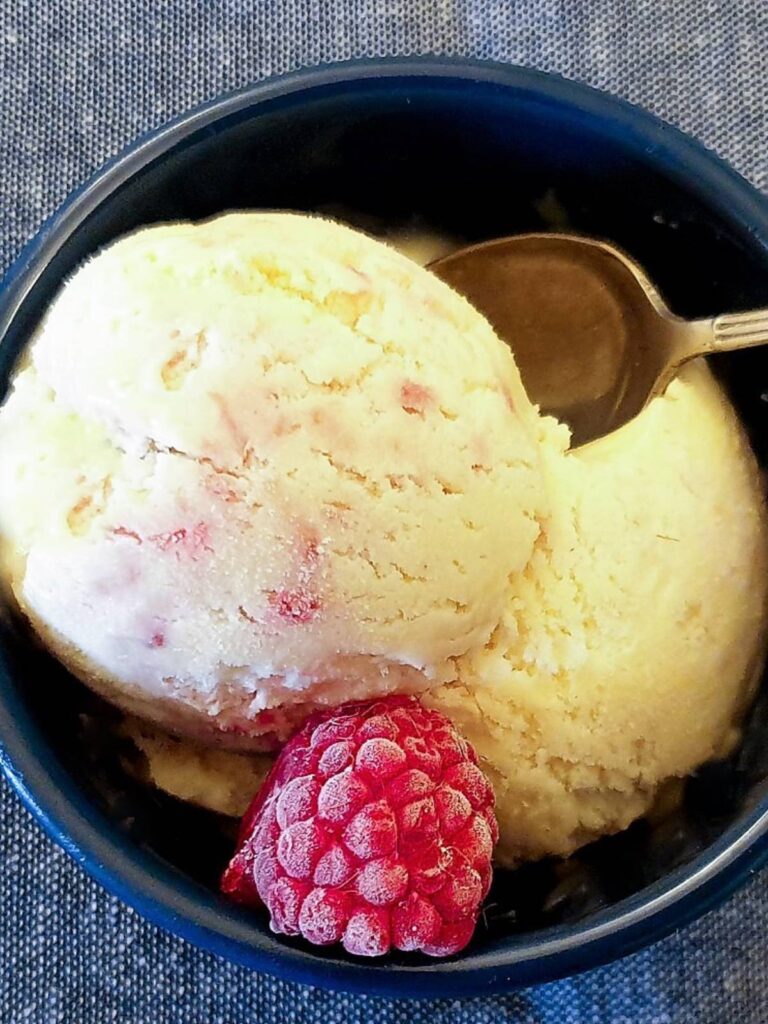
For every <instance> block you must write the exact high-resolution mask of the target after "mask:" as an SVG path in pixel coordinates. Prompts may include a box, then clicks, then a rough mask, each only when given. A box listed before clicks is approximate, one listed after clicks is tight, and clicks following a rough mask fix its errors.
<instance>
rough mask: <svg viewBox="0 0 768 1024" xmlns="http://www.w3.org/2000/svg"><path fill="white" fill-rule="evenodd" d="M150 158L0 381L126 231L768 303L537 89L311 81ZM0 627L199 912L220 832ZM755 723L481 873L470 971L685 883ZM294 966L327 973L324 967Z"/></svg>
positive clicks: (704, 198)
mask: <svg viewBox="0 0 768 1024" xmlns="http://www.w3.org/2000/svg"><path fill="white" fill-rule="evenodd" d="M161 148H162V149H163V152H162V153H159V152H156V153H154V154H149V157H150V158H149V159H148V160H147V159H146V158H145V157H144V158H142V159H138V158H135V159H134V160H133V163H132V164H126V165H124V166H123V168H122V170H121V173H120V174H119V175H118V174H113V179H112V185H115V184H116V187H111V188H109V189H106V188H103V189H102V192H101V193H100V195H99V197H98V202H96V203H95V204H93V203H91V204H90V205H91V206H92V208H91V209H90V210H89V212H88V214H87V216H84V217H74V218H72V224H71V226H70V227H68V228H67V230H66V231H61V232H59V237H58V238H57V240H56V242H55V244H54V245H53V246H52V248H51V249H50V252H49V253H48V254H47V255H48V256H49V259H48V260H47V263H46V265H45V266H44V267H42V268H37V269H36V270H35V273H34V275H33V278H31V279H30V281H31V288H30V289H29V290H28V291H27V293H26V295H24V296H23V297H21V300H20V301H19V302H18V303H16V304H14V306H13V308H10V309H9V308H6V309H4V310H2V314H3V315H4V317H5V322H4V323H0V327H4V328H5V341H4V345H3V349H2V373H3V379H4V381H6V382H7V373H8V371H9V368H10V367H11V365H12V363H13V359H14V358H15V356H16V354H17V353H18V351H19V349H20V348H21V346H23V344H24V342H25V340H26V339H27V337H28V336H29V332H30V330H31V329H32V328H33V327H34V325H35V323H36V322H37V321H38V320H39V318H40V316H41V314H42V313H43V312H44V309H45V307H46V304H47V302H48V301H49V300H50V298H51V297H52V295H53V294H54V293H55V291H56V290H57V289H58V287H59V286H60V283H61V281H62V279H63V278H64V277H65V276H66V275H68V274H69V273H71V272H72V271H73V270H74V269H75V267H76V266H77V265H78V264H79V263H80V261H81V260H82V259H83V258H84V257H85V256H87V255H88V254H89V253H91V252H93V251H94V250H95V249H97V248H98V247H99V246H101V245H103V244H105V243H106V242H109V241H110V240H111V239H113V238H115V237H116V236H119V235H121V234H123V233H125V232H127V231H130V230H132V229H133V228H135V227H138V226H139V225H144V224H147V223H151V222H155V221H166V220H174V219H197V218H204V217H209V216H211V215H214V214H216V213H219V212H221V211H223V210H229V209H236V208H248V207H257V208H258V207H261V208H265V207H266V208H286V209H293V210H310V211H328V210H337V209H339V208H343V209H345V210H347V211H354V215H355V216H356V217H358V218H359V221H360V223H362V224H364V225H368V224H391V225H397V224H399V223H403V222H410V221H411V220H412V218H414V217H417V218H419V220H420V222H423V223H424V224H425V225H428V226H430V227H433V228H436V229H438V230H440V231H445V232H448V233H450V234H452V235H455V236H458V237H460V238H463V239H466V240H468V241H469V240H479V239H483V238H486V237H491V236H494V235H503V234H512V233H515V232H522V231H539V230H546V229H560V230H569V231H577V232H583V233H586V234H589V235H593V236H598V237H603V238H606V239H609V240H611V241H613V242H616V243H618V244H619V245H621V246H622V247H624V248H625V249H627V250H628V251H629V252H630V253H631V254H632V255H634V256H635V257H636V258H637V259H639V260H640V262H641V263H642V264H644V265H645V267H646V268H647V270H648V271H649V273H650V276H651V278H652V279H654V280H655V281H656V282H657V283H658V285H659V287H660V289H661V291H662V293H663V294H664V295H665V297H666V299H667V301H668V302H669V304H670V306H671V308H672V309H673V310H674V311H675V312H677V313H679V314H681V315H684V316H690V317H694V316H704V315H707V314H711V313H714V312H719V311H725V310H737V309H743V308H749V307H751V306H758V305H768V253H766V252H765V250H764V249H763V248H762V246H761V245H760V244H759V243H758V242H757V241H756V240H755V238H754V236H753V235H752V234H751V233H750V232H749V231H748V230H747V228H746V227H744V226H743V225H742V224H741V223H739V222H738V221H737V220H736V219H735V218H732V217H731V216H730V212H729V209H728V206H727V203H726V202H724V201H723V200H722V199H721V197H719V196H717V195H713V194H711V192H710V191H707V190H705V189H704V188H703V187H700V186H699V183H698V182H697V181H696V180H695V179H692V178H688V177H686V176H685V175H684V172H683V171H682V170H681V169H680V167H679V166H677V165H675V164H674V162H671V161H666V160H665V159H663V158H662V157H661V156H660V155H659V154H654V153H653V152H651V151H649V149H648V146H647V145H646V144H645V142H644V140H643V138H642V137H640V136H637V137H636V136H635V135H633V133H632V132H631V131H630V130H628V129H627V128H626V127H621V126H617V125H616V124H615V123H613V122H611V121H610V120H605V119H602V118H601V117H599V116H597V115H595V114H592V113H587V112H585V111H584V110H583V109H582V108H581V107H580V106H578V105H575V106H573V105H568V104H564V103H562V102H559V101H555V100H553V99H551V98H547V97H546V96H542V95H540V94H538V93H537V92H536V91H535V90H534V91H531V90H530V89H527V88H514V87H510V88H502V87H501V86H500V85H498V84H497V83H494V82H480V81H471V80H469V79H463V80H461V79H453V78H436V79H434V80H433V79H430V78H423V79H420V80H418V81H415V80H413V79H409V78H405V77H396V76H394V77H389V78H385V79H377V78H369V79H364V80H359V81H357V82H356V83H354V84H352V83H350V82H345V83H335V84H334V83H331V84H327V85H323V86H319V87H316V88H314V89H312V90H310V91H298V92H289V93H288V94H287V95H277V96H273V97H272V98H267V99H266V100H264V101H262V102H261V103H259V104H258V105H254V104H253V103H247V102H244V103H242V104H240V105H239V106H237V107H236V108H234V109H229V110H228V111H227V112H225V113H224V115H223V116H219V117H218V119H216V120H213V121H211V120H210V119H209V123H205V124H200V125H199V126H197V127H195V125H194V124H192V125H190V126H188V127H187V129H185V130H184V131H179V132H177V133H176V134H175V135H173V134H171V135H168V136H167V137H166V140H165V142H164V144H163V146H162V147H161ZM118 178H119V179H120V180H119V181H118ZM33 256H34V254H33ZM717 369H718V371H719V372H720V373H721V374H722V375H723V377H724V378H725V379H726V381H727V384H728V386H729V387H730V389H731V392H732V394H733V397H734V400H735V402H736V404H737V406H738V408H739V411H740V413H741V415H742V417H743V419H744V421H745V423H746V424H747V427H748V429H749V430H750V431H751V435H752V441H753V444H754V446H755V448H756V450H757V452H758V457H759V458H760V460H761V462H762V464H763V465H764V466H765V465H766V462H767V456H768V452H767V450H766V443H767V441H768V435H767V434H766V431H765V429H764V424H765V401H764V394H763V392H764V391H765V388H766V386H767V384H768V382H767V381H766V376H765V373H764V356H762V355H761V353H759V352H758V351H752V352H743V353H738V354H735V355H733V356H731V357H720V359H719V361H718V363H717ZM3 386H4V385H3ZM3 629H4V633H5V638H6V640H7V643H6V644H5V645H4V646H5V654H4V658H5V659H6V667H7V669H8V682H7V686H8V687H9V688H10V689H9V690H8V693H10V692H11V691H12V696H13V699H14V700H16V701H18V702H19V706H22V707H23V708H24V709H25V714H27V715H28V716H29V719H30V720H31V722H32V725H31V726H30V728H31V729H33V732H32V733H30V736H31V737H32V739H31V740H30V742H34V743H36V744H38V750H39V758H40V759H41V760H42V761H43V762H46V763H48V764H50V765H56V766H58V768H61V767H63V768H64V770H65V771H66V773H67V775H68V776H69V777H70V778H73V779H74V780H75V781H76V784H77V786H78V787H79V789H81V790H82V792H83V793H84V794H86V796H87V799H88V800H89V801H91V802H93V804H94V805H95V806H96V807H97V808H98V811H97V813H98V814H100V815H103V816H104V819H105V827H106V828H107V829H108V830H112V831H119V832H122V833H123V834H127V835H128V836H129V837H130V838H131V840H132V841H135V842H136V843H137V844H139V845H140V846H141V847H142V848H143V850H144V852H145V853H146V854H148V855H149V857H150V858H156V859H157V862H158V865H159V864H160V863H161V862H162V863H163V864H165V865H166V866H167V865H171V866H172V868H173V869H174V870H175V871H178V872H179V873H180V876H179V877H181V876H185V877H186V878H187V879H191V880H192V882H193V884H195V885H196V884H198V883H199V885H200V886H201V888H200V899H201V900H208V901H209V902H210V901H215V900H216V897H215V896H213V895H208V894H207V893H206V891H205V889H206V887H210V886H215V882H216V879H217V876H218V874H219V872H220V870H221V868H222V866H223V865H224V863H225V861H226V858H227V856H228V853H229V851H230V849H231V830H230V829H229V828H228V827H227V826H226V825H225V824H223V823H222V822H220V821H218V820H216V819H215V818H214V817H213V816H211V815H208V814H206V813H205V812H202V811H198V810H195V809H193V808H191V807H188V806H185V805H182V804H180V803H177V802H176V801H174V800H172V799H171V798H167V797H164V796H162V795H161V794H158V793H150V792H148V791H146V790H145V789H142V788H141V787H139V786H137V785H136V784H134V783H132V782H131V780H130V778H129V777H128V776H127V775H126V774H125V773H124V772H123V770H122V768H121V766H120V754H121V751H120V750H119V749H117V748H116V746H115V743H114V741H113V740H111V739H110V738H109V736H108V733H107V731H106V730H105V728H104V721H105V719H107V718H108V717H109V715H110V712H109V710H108V709H107V708H105V707H104V705H103V704H101V703H100V702H99V701H98V700H97V699H96V698H94V697H93V696H91V695H90V694H88V693H87V692H86V691H85V690H84V688H83V687H81V686H80V685H79V684H78V683H76V682H75V681H74V680H73V679H72V678H71V677H69V676H68V675H67V673H66V672H64V671H63V670H62V669H61V668H60V666H58V665H57V664H56V663H54V662H53V661H52V660H51V659H50V658H48V657H47V656H46V655H45V654H44V653H42V652H41V651H39V650H38V649H37V648H36V647H35V646H34V644H32V643H31V642H30V641H29V638H28V637H27V636H26V634H25V633H24V631H23V629H19V628H18V626H17V625H16V624H14V623H13V622H12V621H11V620H10V619H8V618H6V620H5V622H4V625H3ZM767 714H768V707H767V706H766V701H765V700H764V699H762V698H760V699H758V702H757V704H756V705H755V708H754V710H753V711H752V713H751V715H750V718H749V721H748V724H747V729H746V736H745V740H744V743H743V744H742V746H741V748H740V750H739V751H738V752H737V753H736V754H735V755H734V757H733V758H732V759H731V760H730V761H728V762H726V763H721V764H716V765H710V766H707V767H705V768H703V769H702V770H701V771H700V772H698V773H697V774H696V775H695V776H694V777H692V778H691V779H690V780H689V781H688V782H687V784H686V788H685V798H684V801H683V804H682V806H681V808H680V809H679V811H677V812H676V813H675V814H673V815H672V816H671V817H670V818H668V819H666V820H665V821H664V822H663V823H659V824H656V825H654V826H651V825H649V824H647V823H638V824H636V825H634V826H633V827H632V828H630V829H629V830H628V831H627V832H625V833H624V834H622V835H620V836H616V837H613V838H610V839H605V840H602V841H600V842H598V843H595V844H593V845H592V846H590V847H588V848H586V849H585V850H584V851H582V852H581V853H579V854H578V855H577V856H575V857H573V858H572V859H571V861H570V862H568V864H567V865H566V866H562V865H556V864H552V863H542V864H537V865H533V866H529V867H526V868H524V869H522V870H520V871H518V872H515V873H512V874H510V873H505V872H499V873H498V875H497V879H496V882H495V884H494V889H493V892H492V895H491V897H490V899H489V907H488V910H487V912H486V914H485V915H484V919H483V923H482V926H481V927H480V928H479V930H478V934H477V936H476V938H475V940H474V941H473V945H472V947H471V951H472V952H477V953H482V952H483V951H489V950H495V951H498V950H500V949H502V948H504V946H505V945H506V944H508V943H509V942H510V940H512V941H520V942H522V941H523V940H525V939H529V938H531V937H532V936H533V935H534V934H536V935H538V934H539V933H541V932H542V930H543V929H547V928H549V927H551V926H553V925H562V924H573V923H576V922H579V921H583V920H584V919H585V918H587V917H591V915H593V914H594V913H595V912H598V911H602V910H604V909H605V908H606V907H610V906H612V905H614V904H616V903H617V902H618V901H621V900H623V899H625V898H626V897H631V896H633V895H636V894H640V893H642V892H643V890H644V889H645V888H646V887H647V886H651V885H653V884H654V883H655V882H657V881H658V880H659V879H661V878H663V877H665V876H666V875H668V873H669V872H670V871H671V870H672V869H674V868H678V867H680V866H681V865H686V864H688V863H690V862H691V861H692V860H693V859H694V858H695V857H696V856H697V855H699V854H700V853H701V852H702V851H703V850H705V849H706V848H707V847H708V846H709V844H711V843H712V842H713V841H714V840H715V839H716V838H717V837H718V836H720V835H721V834H722V833H723V832H724V830H726V829H727V828H729V827H731V826H733V825H736V824H738V822H739V821H740V820H741V819H743V818H744V816H745V815H747V813H748V812H749V810H750V808H752V807H753V806H754V805H755V803H756V802H758V801H761V800H763V799H764V797H765V795H766V788H767V786H768V744H767V743H766V742H765V736H766V724H765V720H766V715H767ZM218 913H219V914H220V915H221V919H222V920H224V919H226V918H227V917H231V918H232V919H233V920H237V921H238V923H239V925H240V926H243V927H245V928H246V932H247V929H250V930H251V931H252V933H253V935H254V936H262V937H263V936H264V934H265V931H266V927H265V922H264V921H263V920H262V919H261V918H259V917H258V916H255V917H252V918H246V917H244V915H242V914H241V912H240V911H238V910H236V909H232V908H229V907H228V906H226V905H225V904H224V903H223V902H221V903H220V905H219V907H218ZM244 921H245V924H244V925H243V922H244ZM241 934H246V933H242V930H241ZM270 941H272V940H270ZM275 941H277V940H275ZM312 955H313V956H315V957H317V958H318V960H321V959H323V958H325V959H334V960H338V959H343V954H340V953H339V952H338V951H337V950H335V949H334V950H333V951H332V952H323V951H313V954H312ZM392 962H394V963H397V962H398V961H397V960H393V961H392ZM400 962H401V963H403V964H413V963H415V961H414V959H413V958H412V957H403V958H402V960H401V961H400Z"/></svg>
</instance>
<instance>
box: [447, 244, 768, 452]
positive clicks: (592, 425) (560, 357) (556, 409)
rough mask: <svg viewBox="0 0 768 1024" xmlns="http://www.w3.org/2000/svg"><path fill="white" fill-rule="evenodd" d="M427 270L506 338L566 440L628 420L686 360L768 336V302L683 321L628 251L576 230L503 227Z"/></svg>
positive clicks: (532, 391)
mask: <svg viewBox="0 0 768 1024" xmlns="http://www.w3.org/2000/svg"><path fill="white" fill-rule="evenodd" d="M430 270H432V271H433V273H435V274H437V276H438V277H440V278H441V279H442V280H443V281H445V282H446V283H447V284H449V285H451V286H452V287H453V288H455V289H456V291H458V292H460V293H461V294H463V295H464V296H465V297H466V298H467V299H469V301H470V302H471V303H472V304H473V305H474V306H476V307H477V309H479V310H480V312H481V313H483V314H484V315H485V316H486V317H487V318H488V320H489V321H490V322H491V324H492V325H493V327H494V328H495V330H496V332H497V333H498V335H499V336H500V337H501V338H502V339H503V340H504V341H506V342H507V343H508V344H509V345H510V347H511V348H512V350H513V352H514V354H515V359H516V361H517V365H518V367H519V369H520V374H521V376H522V378H523V383H524V385H525V387H526V390H527V391H528V394H529V395H530V397H531V399H532V401H534V402H536V403H537V404H538V405H539V406H540V408H541V411H542V412H543V413H545V414H549V415H553V416H555V417H557V418H558V419H559V420H561V421H562V422H564V423H567V425H568V426H569V428H570V430H571V447H573V448H576V447H580V446H582V445H584V444H587V443H589V442H590V441H593V440H596V439H597V438H599V437H602V436H604V435H605V434H609V433H611V432H612V431H614V430H617V429H618V428H619V427H621V426H623V425H624V424H625V423H628V422H629V421H630V420H631V419H633V418H634V417H635V416H636V415H637V414H638V413H639V412H640V411H641V410H642V409H643V408H644V407H645V406H646V405H647V404H648V402H649V401H650V400H651V399H652V398H654V397H655V396H656V395H658V394H661V393H662V392H663V391H664V389H665V388H666V386H667V385H668V384H669V382H670V380H672V378H673V377H674V376H675V374H676V373H677V371H678V370H679V368H680V367H681V366H682V364H683V363H685V362H687V361H688V360H689V359H692V358H694V357H695V356H698V355H705V354H707V353H711V352H715V351H725V350H726V349H732V348H746V347H749V346H751V345H758V344H764V343H765V342H768V311H755V312H751V313H737V314H733V315H728V316H721V317H716V318H714V319H706V320H695V321H689V320H683V319H681V318H680V317H677V316H675V315H674V313H672V311H671V310H670V309H669V307H668V306H667V305H666V303H665V302H664V300H663V299H662V297H661V295H660V294H659V292H658V291H657V289H656V288H655V286H654V285H653V283H652V282H651V281H650V279H649V278H648V276H647V274H646V273H645V271H644V270H643V269H642V267H640V266H639V265H638V264H637V263H635V262H634V260H632V258H631V257H630V256H628V255H627V254H626V253H624V252H622V251H621V250H620V249H618V248H616V247H615V246H613V245H609V244H607V243H606V242H602V241H598V240H596V239H592V238H584V237H581V236H579V235H566V234H555V233H551V234H526V235H515V236H512V237H509V238H498V239H494V240H492V241H490V242H482V243H480V244H478V245H472V246H468V247H467V248H464V249H460V250H458V251H457V252H454V253H451V254H449V255H448V256H444V257H442V258H440V259H438V260H435V261H434V262H433V263H431V264H430Z"/></svg>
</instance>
